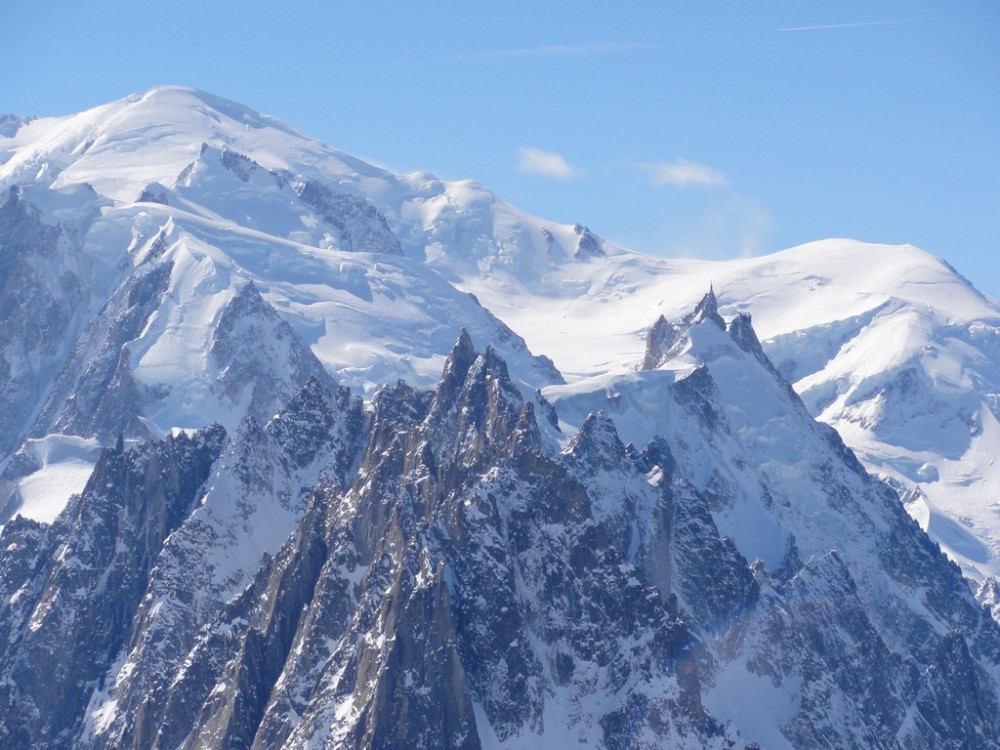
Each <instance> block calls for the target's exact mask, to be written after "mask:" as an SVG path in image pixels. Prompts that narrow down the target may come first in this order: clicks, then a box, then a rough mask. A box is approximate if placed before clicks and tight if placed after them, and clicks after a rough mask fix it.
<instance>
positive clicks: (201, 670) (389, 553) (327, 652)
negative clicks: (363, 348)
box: [0, 297, 1000, 749]
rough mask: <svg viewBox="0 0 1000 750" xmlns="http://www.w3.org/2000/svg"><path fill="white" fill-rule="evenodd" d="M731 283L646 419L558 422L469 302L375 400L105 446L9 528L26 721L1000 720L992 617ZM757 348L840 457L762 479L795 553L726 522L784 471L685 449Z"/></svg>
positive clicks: (458, 740) (504, 733)
mask: <svg viewBox="0 0 1000 750" xmlns="http://www.w3.org/2000/svg"><path fill="white" fill-rule="evenodd" d="M714 305H715V301H714V298H712V297H706V299H705V300H704V301H703V305H702V307H701V308H700V309H699V312H698V313H697V314H694V315H691V316H688V317H687V318H685V319H684V320H682V321H680V322H679V323H678V324H675V326H674V329H673V331H672V337H673V339H674V344H673V345H672V348H673V349H674V354H673V355H670V354H669V353H667V354H664V356H663V357H662V358H661V360H660V361H658V362H656V363H655V364H656V366H655V368H654V369H653V370H650V371H649V374H648V375H646V376H645V377H647V378H649V379H651V380H655V381H657V382H659V384H660V385H661V386H663V387H664V388H665V391H664V393H665V394H667V395H668V397H669V398H670V399H671V401H672V403H673V404H674V405H675V408H676V409H677V415H675V417H674V418H673V421H672V422H671V423H666V424H664V425H663V430H662V434H661V435H659V436H657V437H656V438H655V439H653V440H651V441H650V442H649V443H648V444H647V445H645V446H644V447H642V448H637V447H635V446H634V445H632V444H628V445H626V444H623V442H622V440H621V439H620V437H619V434H618V430H617V429H616V425H615V422H614V421H613V420H612V419H611V418H610V417H609V416H606V415H604V414H603V413H592V414H590V415H589V416H587V417H586V418H585V419H583V421H582V423H580V424H579V427H578V429H577V430H576V431H575V434H574V435H573V437H572V438H571V439H570V440H568V441H566V439H565V437H562V436H561V435H560V433H559V432H558V428H557V427H556V426H555V424H554V423H553V422H550V421H549V420H548V419H544V420H539V419H537V417H536V411H537V410H538V409H539V408H543V407H547V408H548V409H551V406H548V405H547V404H546V403H545V402H544V401H542V400H541V399H537V398H536V399H535V400H534V401H526V400H525V399H524V398H523V396H522V395H521V392H520V390H519V389H518V388H517V387H516V386H515V384H514V382H513V381H512V379H511V377H510V375H509V374H508V372H507V368H506V365H505V363H504V361H503V360H502V359H501V358H500V357H499V356H498V355H497V354H496V352H495V351H493V350H492V349H491V348H487V349H486V350H485V351H484V352H482V353H477V352H476V351H475V350H474V348H473V344H472V341H471V339H470V338H469V337H468V335H467V334H465V333H464V332H463V334H462V336H461V337H460V338H459V340H458V342H457V343H456V345H455V347H454V349H453V351H452V353H451V355H450V357H449V358H448V360H447V362H446V363H445V366H444V370H443V375H442V379H441V381H440V383H439V385H438V386H437V388H436V389H434V390H433V391H425V390H418V389H414V388H412V387H410V386H408V385H406V384H405V383H402V382H400V383H398V384H397V385H395V386H385V387H383V388H382V389H380V390H379V391H378V393H377V394H376V395H375V397H374V398H373V400H372V402H371V405H370V407H369V408H368V409H367V411H366V413H364V414H363V413H362V410H361V405H360V403H359V402H358V401H357V400H356V399H352V398H351V397H350V396H349V394H347V393H346V392H343V391H339V392H333V391H331V390H330V389H329V388H328V387H327V386H325V385H323V384H322V383H320V382H319V381H318V380H315V379H313V380H310V381H309V382H308V383H307V384H306V385H305V386H304V387H303V389H302V390H301V391H300V392H299V393H298V394H296V395H295V396H294V397H293V398H292V400H291V401H290V402H289V404H288V405H287V406H286V407H285V408H284V409H283V410H282V411H281V413H280V414H279V415H278V416H276V417H275V418H274V419H273V420H271V421H269V422H268V424H267V425H266V426H264V427H261V426H260V425H259V424H258V423H257V422H256V419H255V417H253V415H252V414H251V415H249V416H248V417H247V420H246V422H244V424H243V426H241V428H240V429H239V430H238V431H237V433H235V434H234V435H232V436H230V437H228V438H226V437H225V436H224V435H223V432H222V431H221V429H218V428H212V429H209V430H207V431H203V432H199V433H197V434H196V435H195V436H193V437H191V438H187V437H183V436H181V437H178V438H170V439H168V440H167V441H166V442H150V443H146V444H144V445H142V446H137V447H134V448H129V449H125V448H124V446H123V445H119V446H118V447H117V448H115V449H112V450H108V451H105V452H104V453H103V455H102V457H101V460H100V464H99V467H98V470H97V471H95V474H94V476H93V478H92V479H91V481H90V482H89V483H88V485H87V489H86V490H85V491H84V493H83V494H82V495H81V496H80V497H79V498H78V499H77V500H75V501H74V502H73V504H72V505H71V506H70V507H69V508H68V509H67V510H66V511H65V512H64V513H63V514H62V515H61V516H60V518H59V520H58V521H57V522H56V523H55V524H53V525H51V526H48V527H44V526H40V525H39V524H36V523H34V522H31V521H26V520H18V521H15V522H13V523H11V524H9V525H8V526H7V527H6V528H5V529H4V531H3V532H2V536H0V550H2V552H0V555H2V560H0V570H2V571H3V577H2V579H0V602H4V603H5V604H4V610H3V617H2V618H0V622H2V623H3V624H4V625H3V626H4V628H5V632H4V633H3V635H4V639H3V643H4V646H3V651H2V659H0V669H2V673H3V678H4V679H3V685H4V688H3V690H4V702H3V708H2V714H0V719H2V724H0V731H2V732H3V742H4V744H5V746H9V747H12V748H41V747H55V748H58V747H65V748H98V747H100V748H105V747H106V748H111V747H115V748H122V747H128V748H176V747H190V748H231V747H254V748H271V747H288V748H296V747H302V748H305V747H330V748H348V747H351V748H358V747H360V748H396V747H399V748H402V747H406V748H420V747H426V748H437V747H451V746H454V747H463V748H478V747H539V748H542V747H546V748H551V747H563V746H565V747H570V746H588V747H606V748H615V749H617V748H645V747H650V748H652V747H659V746H662V745H663V744H664V743H667V744H669V745H670V746H672V747H692V748H695V747H718V748H733V747H752V746H753V744H752V743H755V742H756V743H758V745H759V746H761V747H779V748H780V747H796V748H806V747H810V748H812V747H831V748H833V747H837V748H843V747H858V748H861V747H865V748H869V747H883V748H913V747H927V748H931V747H934V748H941V747H945V748H947V747H954V748H961V747H995V746H998V744H1000V726H998V719H997V717H998V716H1000V710H998V708H1000V705H998V699H997V695H998V674H1000V631H998V628H997V626H996V624H995V623H994V622H993V620H992V619H991V618H990V617H989V616H988V614H987V613H986V612H985V611H983V610H981V609H980V608H979V607H978V606H977V605H976V602H975V601H974V599H973V597H972V595H971V593H970V592H969V590H968V587H967V586H966V584H965V582H964V580H963V579H962V577H961V575H960V573H959V571H958V570H957V568H956V567H955V566H953V565H952V564H951V563H949V562H947V560H946V559H945V558H944V557H943V555H942V554H941V553H940V552H939V550H938V549H937V548H936V547H935V546H934V545H933V544H931V543H930V542H929V541H928V540H927V539H926V537H925V536H924V535H923V533H922V532H921V531H920V530H919V528H918V527H917V526H916V524H914V523H913V522H912V521H911V520H910V519H909V517H908V516H906V514H905V512H904V511H903V509H902V507H901V506H900V504H899V503H898V502H896V501H895V499H894V497H893V494H892V492H891V490H888V489H887V488H885V487H884V486H883V485H881V484H880V483H878V482H876V481H875V480H873V479H872V478H871V477H869V476H868V475H867V474H865V473H864V471H863V470H862V469H861V467H860V466H859V465H858V464H857V462H856V460H855V459H854V458H853V456H852V455H851V454H850V453H849V452H848V451H847V450H846V449H844V448H843V445H842V443H840V441H839V439H837V438H836V436H835V434H834V433H832V431H829V430H828V429H826V428H821V427H820V426H818V425H816V424H815V423H813V422H812V420H811V419H809V418H808V415H807V414H806V413H805V409H804V407H802V405H801V403H800V402H798V401H797V398H796V397H795V396H794V393H793V392H792V391H791V389H790V388H789V387H788V386H787V384H786V383H784V382H783V381H781V380H780V377H779V376H778V375H777V373H776V371H775V370H774V368H773V367H770V365H769V363H768V362H767V360H766V357H764V356H763V354H762V352H761V351H760V347H759V344H757V343H755V342H756V336H755V335H754V334H753V331H752V328H751V327H750V326H749V320H747V319H740V318H738V319H736V320H735V321H733V322H731V323H729V324H727V323H726V322H725V321H723V320H722V318H721V317H720V316H718V314H717V312H716V311H715V310H714V309H712V308H713V307H714ZM660 328H661V329H662V328H663V326H660ZM654 333H655V331H654ZM654 338H655V336H654ZM699 341H700V342H702V343H701V344H699ZM685 342H686V343H685ZM705 342H708V344H710V346H708V347H707V348H706V347H705V346H704V344H705ZM654 343H655V342H654ZM651 348H652V347H651ZM662 348H663V347H662V346H661V347H660V349H662ZM699 352H702V353H704V352H711V356H710V357H708V359H706V360H700V361H699V363H698V364H697V366H696V367H694V368H693V369H692V368H691V367H689V366H688V365H689V364H691V363H690V362H688V360H690V358H692V357H693V356H695V355H696V354H698V353H699ZM685 358H687V359H685ZM650 361H651V360H650ZM733 362H735V363H736V364H737V365H738V367H739V369H740V371H741V372H744V373H747V374H746V377H748V378H751V379H752V380H753V381H754V382H757V383H765V382H767V381H770V382H772V383H773V385H774V389H775V393H778V394H781V397H782V398H785V399H786V400H787V403H786V407H787V409H786V411H787V413H786V414H783V415H778V417H776V418H777V419H781V420H784V421H786V422H787V421H788V420H789V417H788V414H791V413H795V414H800V415H805V416H804V417H801V419H802V420H803V421H802V424H806V425H813V428H814V429H813V428H808V429H800V428H799V427H798V426H795V427H794V429H797V430H800V431H799V433H798V437H799V440H800V441H801V442H803V443H808V444H809V445H810V448H811V449H813V450H815V451H817V455H821V456H822V457H823V462H824V463H823V464H822V465H819V466H818V467H817V469H816V470H817V471H819V472H820V473H821V474H822V480H823V484H822V485H818V486H821V487H822V490H821V491H819V492H814V494H813V496H809V497H802V498H800V503H799V505H797V506H789V507H779V506H781V502H782V495H781V493H780V492H779V488H777V487H773V486H772V487H771V488H770V490H771V497H772V507H771V508H770V509H766V511H767V512H768V513H769V514H770V515H771V517H772V518H773V519H774V522H775V524H776V526H777V527H778V528H779V529H780V530H781V532H782V533H783V535H784V540H785V541H784V551H783V552H782V554H781V559H780V561H779V562H778V563H770V564H769V563H767V562H766V561H763V560H750V559H748V558H747V557H746V556H745V555H744V554H742V553H741V551H740V546H741V545H745V544H747V541H746V539H743V538H741V537H739V536H738V535H737V537H736V538H730V537H728V536H726V535H724V534H723V533H721V532H720V527H719V523H722V524H723V525H726V524H727V523H729V518H728V516H729V514H730V513H731V512H732V510H733V508H736V507H739V506H740V503H745V502H749V500H747V499H746V498H743V499H741V498H739V497H737V496H736V494H733V487H732V486H730V487H729V489H727V488H726V486H727V480H726V479H725V477H726V476H730V477H731V476H734V474H732V472H733V471H739V472H743V473H744V474H747V473H749V474H752V475H753V476H755V477H757V480H758V481H759V482H760V483H761V486H762V491H763V492H764V493H765V494H766V493H768V490H769V488H768V486H767V485H766V482H768V481H773V480H772V479H771V478H770V477H769V476H768V473H767V471H766V470H765V469H764V468H763V467H758V468H754V467H748V466H738V467H732V466H729V467H727V466H723V465H721V464H720V463H719V462H720V461H721V459H720V458H719V457H714V459H713V460H714V461H715V462H716V465H715V466H714V467H713V471H714V476H715V478H714V479H713V480H711V481H708V482H706V481H705V479H704V478H703V477H700V476H697V474H698V472H699V471H700V468H699V467H698V466H697V465H695V464H693V463H692V456H693V453H692V451H691V447H690V446H691V445H692V444H695V445H696V444H697V443H698V442H699V441H700V440H714V441H716V442H720V443H724V442H726V441H733V440H735V441H737V442H739V440H740V438H739V436H738V435H737V434H735V432H734V423H732V418H733V417H732V412H731V411H730V410H731V408H732V407H733V406H734V405H733V404H730V403H727V402H726V400H725V399H726V395H727V392H728V388H729V385H728V384H727V380H726V378H727V377H728V376H727V370H726V367H727V366H728V364H727V363H729V364H731V363H733ZM672 368H673V369H672ZM677 368H680V369H677ZM566 406H567V407H572V406H573V404H572V402H566ZM735 406H738V405H735ZM559 408H560V405H559V402H557V406H556V409H557V410H558V409H559ZM570 411H572V409H571V408H569V409H568V411H567V413H569V412H570ZM678 415H686V416H678ZM796 419H798V418H796ZM792 422H793V424H794V425H798V424H799V423H798V422H796V421H795V420H792ZM561 424H562V425H563V429H567V428H568V425H567V423H566V422H561ZM560 442H562V443H563V444H564V446H563V447H562V448H560V447H559V443H560ZM750 442H751V443H752V438H751V439H750ZM771 469H772V470H774V467H771ZM798 470H799V471H802V470H803V469H801V468H800V469H798ZM803 486H806V485H803ZM816 514H820V516H822V517H823V519H824V528H825V532H826V533H825V536H824V540H825V541H824V542H823V544H819V543H817V542H816V540H815V538H814V537H813V536H811V532H810V530H809V529H810V526H809V523H810V522H809V517H810V516H815V515H816ZM102 519H103V520H102ZM831 520H836V521H838V522H839V523H840V524H841V525H842V526H843V527H844V528H846V529H848V530H849V532H850V535H851V536H853V537H855V538H854V539H850V540H849V539H848V538H847V537H845V536H841V535H840V534H841V532H839V531H838V530H837V526H836V525H835V524H832V523H830V521H831ZM265 531H266V532H267V533H265ZM857 537H861V538H860V539H858V538H857ZM823 545H826V546H823ZM39 665H45V674H46V680H45V681H44V682H43V683H40V682H37V681H36V680H34V679H31V678H29V677H28V675H29V674H30V673H31V670H35V671H37V669H38V667H39Z"/></svg>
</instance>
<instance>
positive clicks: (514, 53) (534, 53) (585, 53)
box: [435, 42, 663, 62]
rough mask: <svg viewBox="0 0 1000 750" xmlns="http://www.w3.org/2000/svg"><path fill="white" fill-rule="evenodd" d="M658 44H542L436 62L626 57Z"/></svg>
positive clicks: (654, 48) (652, 49)
mask: <svg viewBox="0 0 1000 750" xmlns="http://www.w3.org/2000/svg"><path fill="white" fill-rule="evenodd" d="M661 49H663V48H662V46H660V45H659V44H651V43H648V42H589V43H581V44H543V45H540V46H538V47H520V48H513V49H492V50H479V51H476V52H456V53H449V54H444V55H437V56H436V57H435V59H436V60H444V61H448V62H468V61H474V60H509V59H518V58H522V59H523V58H540V57H593V56H597V55H626V54H635V53H640V52H657V51H659V50H661Z"/></svg>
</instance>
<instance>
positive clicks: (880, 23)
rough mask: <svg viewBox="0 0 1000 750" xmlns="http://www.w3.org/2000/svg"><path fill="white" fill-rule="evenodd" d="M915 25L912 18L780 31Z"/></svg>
mask: <svg viewBox="0 0 1000 750" xmlns="http://www.w3.org/2000/svg"><path fill="white" fill-rule="evenodd" d="M904 23H913V19H912V18H900V19H895V20H891V21H854V22H852V23H825V24H820V25H818V26H788V27H785V28H783V29H778V31H830V30H832V29H859V28H862V27H864V26H898V25H900V24H904Z"/></svg>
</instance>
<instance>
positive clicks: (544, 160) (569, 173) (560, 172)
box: [517, 146, 583, 180]
mask: <svg viewBox="0 0 1000 750" xmlns="http://www.w3.org/2000/svg"><path fill="white" fill-rule="evenodd" d="M517 157H518V161H517V168H518V170H519V171H521V172H528V173H529V174H538V175H542V176H543V177H554V178H556V179H557V180H572V179H573V178H575V177H582V176H583V170H582V169H579V168H578V167H574V166H573V165H572V164H570V163H569V162H568V161H566V157H565V156H563V155H562V154H560V153H557V152H555V151H542V149H540V148H531V147H530V146H529V147H525V148H519V149H518V150H517Z"/></svg>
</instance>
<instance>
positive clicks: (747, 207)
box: [671, 195, 774, 259]
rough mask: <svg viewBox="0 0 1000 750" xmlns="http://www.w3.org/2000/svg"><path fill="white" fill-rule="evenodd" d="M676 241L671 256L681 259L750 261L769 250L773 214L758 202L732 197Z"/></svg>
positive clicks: (699, 220) (704, 215) (700, 218)
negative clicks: (767, 245)
mask: <svg viewBox="0 0 1000 750" xmlns="http://www.w3.org/2000/svg"><path fill="white" fill-rule="evenodd" d="M692 218H693V222H692V223H691V224H690V225H689V226H688V227H687V229H686V231H684V232H683V234H682V235H681V236H680V237H679V238H678V239H677V240H675V241H674V242H673V243H671V244H672V247H671V254H672V255H675V256H677V257H682V258H704V259H719V258H734V257H735V258H749V257H751V256H754V255H759V254H760V253H761V252H762V251H763V250H764V248H765V247H766V241H767V238H768V237H769V236H770V233H771V229H772V227H773V224H774V222H773V220H772V217H771V213H770V211H768V210H767V208H766V207H765V206H764V205H763V204H761V203H759V202H758V201H756V200H754V199H752V198H748V197H745V196H738V195H730V196H727V197H726V198H725V199H723V200H722V201H721V202H720V203H716V204H714V205H713V206H712V207H710V208H709V209H707V210H706V211H705V212H704V213H703V214H701V215H700V216H697V217H692Z"/></svg>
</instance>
